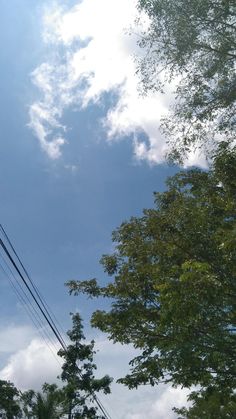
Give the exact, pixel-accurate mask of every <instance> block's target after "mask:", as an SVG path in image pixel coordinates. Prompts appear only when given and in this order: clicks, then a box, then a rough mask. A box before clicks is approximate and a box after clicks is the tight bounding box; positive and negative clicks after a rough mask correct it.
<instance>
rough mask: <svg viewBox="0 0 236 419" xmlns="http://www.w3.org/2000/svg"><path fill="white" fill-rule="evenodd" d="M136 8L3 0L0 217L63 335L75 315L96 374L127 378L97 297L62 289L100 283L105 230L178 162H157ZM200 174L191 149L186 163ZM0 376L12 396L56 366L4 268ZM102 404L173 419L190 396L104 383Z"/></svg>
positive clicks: (36, 384)
mask: <svg viewBox="0 0 236 419" xmlns="http://www.w3.org/2000/svg"><path fill="white" fill-rule="evenodd" d="M136 15H137V11H136V1H135V0H130V1H129V2H127V0H119V2H118V1H116V0H81V1H68V0H67V1H51V0H43V1H41V2H38V1H37V0H11V2H9V1H6V0H2V1H1V13H0V28H1V29H0V30H1V37H0V43H1V45H0V51H1V53H0V54H1V67H0V91H1V95H0V106H1V113H0V119H1V125H0V127H1V131H0V135H1V139H0V190H1V209H0V215H1V217H0V223H1V224H2V225H3V226H4V228H5V229H6V231H7V233H8V235H9V237H10V239H11V240H12V243H13V244H14V246H15V248H16V249H17V252H18V253H19V255H20V256H21V258H22V260H23V262H24V264H25V266H26V267H27V269H28V271H29V272H30V274H31V277H32V278H33V280H34V282H35V284H36V285H37V286H38V288H39V289H40V291H41V292H42V294H43V295H44V296H45V298H46V300H47V302H48V304H49V306H50V307H51V309H52V310H53V312H54V313H55V315H56V317H57V318H58V319H59V321H60V323H61V325H62V327H63V329H64V330H68V328H70V315H69V313H70V312H76V311H79V312H80V313H81V316H82V317H83V319H84V326H85V333H86V335H87V337H88V339H90V338H91V339H92V338H94V337H96V340H97V348H98V349H99V353H98V355H97V358H96V359H97V363H98V373H99V374H106V373H108V374H110V375H111V376H113V377H114V378H118V377H119V376H121V375H122V374H125V373H126V372H127V371H128V361H129V360H130V359H131V358H132V357H133V356H134V354H135V352H134V349H133V348H132V347H124V346H121V345H115V346H114V345H112V343H111V342H109V341H108V340H107V337H106V336H105V335H102V334H101V333H99V332H98V331H95V330H92V329H91V328H90V326H89V319H90V315H91V313H92V311H93V310H95V309H97V308H101V307H104V304H105V303H104V302H103V301H91V300H89V301H88V300H87V299H86V298H85V297H71V296H69V295H68V290H67V289H66V287H65V286H64V283H65V282H66V281H68V280H70V279H88V278H93V277H97V278H98V279H99V280H100V281H103V280H106V277H105V274H104V273H103V271H102V268H101V266H100V264H99V259H100V258H101V256H102V255H103V254H105V253H109V252H112V248H113V244H112V241H111V232H112V231H113V230H114V229H115V228H116V227H118V226H119V225H120V224H121V222H122V221H124V220H128V219H129V218H130V217H131V216H133V215H137V216H139V215H141V213H142V209H143V208H148V207H151V206H152V205H153V192H154V191H162V190H163V189H164V188H165V180H166V178H167V176H170V175H172V174H174V173H175V171H176V170H177V168H174V167H170V166H167V165H166V164H165V153H166V151H167V144H166V142H165V139H164V138H163V137H162V136H161V134H160V130H159V122H160V118H161V116H163V115H165V113H166V112H168V106H169V104H170V103H171V100H172V94H171V89H170V87H168V88H167V90H166V94H165V95H161V94H151V93H150V94H149V95H148V96H145V97H144V96H142V95H140V89H139V80H138V76H137V74H136V63H135V57H136V58H137V57H139V56H140V57H141V56H142V54H143V51H141V50H140V49H139V47H138V44H137V41H138V39H139V36H140V31H141V30H142V28H143V27H146V26H147V25H148V20H147V18H146V17H145V16H143V17H142V24H141V23H140V24H139V25H137V24H135V23H134V22H135V17H136ZM192 164H198V165H199V166H204V161H203V159H202V158H200V157H199V156H196V155H194V153H190V155H189V157H188V160H187V161H186V162H185V166H186V167H187V166H191V165H192ZM0 284H1V294H0V296H1V297H0V298H1V300H0V301H1V304H0V319H1V321H0V379H8V380H11V381H13V382H14V383H15V384H16V385H17V387H19V388H22V389H28V388H32V387H33V388H40V386H41V384H42V383H43V382H45V381H48V382H54V381H55V379H56V377H57V375H58V374H59V372H60V369H59V365H58V363H57V362H56V360H55V359H54V358H53V357H52V354H51V353H50V351H49V350H48V348H47V347H46V346H45V343H44V342H43V341H42V339H41V336H40V335H39V334H38V332H37V330H36V329H35V328H34V326H33V325H32V323H31V321H30V319H29V317H28V316H27V313H26V312H25V310H24V306H23V305H22V304H21V303H20V302H19V301H18V300H17V298H16V296H15V294H14V293H13V290H12V289H11V287H10V285H9V283H8V281H7V278H6V277H5V275H4V273H3V272H0ZM112 390H113V392H112V394H111V396H109V397H106V398H102V397H101V399H102V401H103V402H104V405H105V406H106V408H107V409H108V411H109V412H110V414H111V416H112V417H114V418H117V419H144V418H150V419H152V418H156V417H157V415H158V418H159V419H172V418H175V417H176V416H175V414H174V413H173V412H172V410H171V409H172V407H173V406H179V407H180V406H182V405H183V404H185V403H186V395H187V391H186V390H185V389H180V388H177V389H173V388H171V387H167V386H158V387H157V388H155V389H150V388H149V387H142V388H140V389H138V390H135V391H128V390H127V389H126V388H124V387H122V386H121V385H117V384H114V385H113V389H112Z"/></svg>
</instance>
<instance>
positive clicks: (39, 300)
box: [0, 225, 111, 419]
mask: <svg viewBox="0 0 236 419" xmlns="http://www.w3.org/2000/svg"><path fill="white" fill-rule="evenodd" d="M0 230H1V231H2V233H3V235H4V237H5V239H6V240H7V243H8V245H9V246H10V249H11V250H12V252H13V254H14V255H15V257H16V259H17V261H18V263H19V264H20V266H21V269H22V270H23V272H24V274H25V275H26V277H27V279H28V281H29V283H30V285H31V287H32V288H33V289H31V287H30V285H29V284H28V283H27V281H26V279H25V278H24V275H23V274H22V272H21V270H20V269H19V267H18V266H17V264H16V262H15V261H14V259H13V256H12V255H11V253H10V251H9V250H8V248H7V246H6V245H5V243H4V242H3V240H2V239H1V238H0V246H1V247H2V249H3V250H4V252H5V254H6V256H7V257H8V259H9V260H10V262H11V264H12V265H13V266H14V268H15V270H16V272H17V273H18V275H19V276H20V278H21V280H22V281H23V283H24V285H25V286H26V288H27V290H28V292H29V294H30V295H31V297H32V298H33V301H34V303H35V304H36V306H37V307H38V309H39V310H40V313H41V315H42V316H43V318H44V319H45V320H46V322H47V324H48V326H49V327H50V329H51V330H52V332H53V334H54V336H55V337H56V339H57V341H58V342H59V344H60V346H61V347H62V348H63V349H64V350H65V351H67V345H66V343H65V340H64V339H63V337H62V335H61V333H60V331H59V330H58V327H57V326H56V324H55V322H54V320H53V318H52V316H53V317H54V318H55V316H54V315H51V314H50V312H49V311H51V310H50V309H49V307H48V305H47V303H46V302H45V300H44V299H43V297H42V296H41V294H40V292H39V290H38V289H37V287H36V286H35V285H34V283H33V281H32V279H31V278H30V276H29V274H28V272H27V270H26V269H25V267H24V265H23V263H22V261H21V260H20V258H19V256H18V254H17V253H16V251H15V249H14V247H13V245H12V243H11V241H10V239H9V237H8V235H7V233H6V231H5V230H4V228H3V226H2V225H0ZM7 266H8V265H7ZM8 268H9V266H8ZM9 269H10V271H11V272H12V270H11V268H9ZM13 276H14V274H13ZM17 283H18V282H17ZM18 284H19V283H18ZM34 292H35V294H36V296H35V294H34ZM24 294H25V293H24ZM25 295H26V294H25ZM21 298H22V296H21ZM26 299H27V301H29V298H28V296H27V295H26ZM30 304H31V305H32V303H31V302H30ZM47 307H48V309H47ZM34 310H35V308H34ZM37 314H38V313H37ZM55 319H56V318H55ZM34 324H35V323H34ZM91 395H92V397H93V400H94V402H95V403H96V404H97V406H98V408H99V409H100V410H101V412H102V413H103V415H104V417H105V419H111V416H110V415H109V413H108V412H107V411H106V409H105V407H104V406H103V404H102V402H101V401H100V400H99V398H98V397H97V396H96V394H95V393H93V392H92V393H91Z"/></svg>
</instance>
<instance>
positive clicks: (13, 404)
mask: <svg viewBox="0 0 236 419" xmlns="http://www.w3.org/2000/svg"><path fill="white" fill-rule="evenodd" d="M19 396H20V393H19V391H18V390H17V388H16V387H15V386H14V384H12V383H10V382H9V381H4V380H0V414H1V415H2V416H1V417H3V418H6V419H16V418H20V417H21V408H20V403H19Z"/></svg>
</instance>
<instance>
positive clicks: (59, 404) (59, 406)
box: [21, 383, 65, 419]
mask: <svg viewBox="0 0 236 419" xmlns="http://www.w3.org/2000/svg"><path fill="white" fill-rule="evenodd" d="M64 398H65V396H64V392H63V391H62V390H61V389H58V387H57V385H56V384H47V383H45V384H44V385H43V386H42V391H41V392H39V391H38V392H36V391H34V390H28V391H25V392H23V393H22V394H21V404H22V413H23V418H25V419H45V418H50V419H59V418H61V417H63V414H64V413H65V411H64V404H63V402H64Z"/></svg>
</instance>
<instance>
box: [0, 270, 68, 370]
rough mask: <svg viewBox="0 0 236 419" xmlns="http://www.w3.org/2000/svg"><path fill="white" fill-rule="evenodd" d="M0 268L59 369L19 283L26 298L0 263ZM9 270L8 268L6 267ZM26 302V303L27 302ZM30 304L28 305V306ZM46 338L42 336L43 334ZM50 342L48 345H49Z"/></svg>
mask: <svg viewBox="0 0 236 419" xmlns="http://www.w3.org/2000/svg"><path fill="white" fill-rule="evenodd" d="M0 268H1V270H2V271H3V273H4V274H5V276H6V278H7V280H8V282H9V283H10V285H11V287H12V288H13V291H14V293H15V295H16V296H17V298H18V300H19V301H20V302H21V303H22V305H23V307H24V310H25V311H26V313H27V314H28V316H29V317H30V319H31V321H32V323H33V324H34V326H35V328H36V330H37V331H38V333H39V335H40V336H41V338H42V339H43V341H44V343H45V344H46V346H47V347H48V349H49V350H50V352H51V354H52V355H53V357H54V359H55V360H56V362H57V363H58V364H59V366H60V367H61V363H60V362H59V359H58V357H57V356H56V355H55V353H54V351H53V349H52V347H51V346H50V344H53V346H54V349H55V345H54V343H52V341H51V338H50V335H49V334H48V333H47V331H46V330H45V329H44V328H43V326H42V323H41V321H40V318H38V316H37V315H36V314H38V313H37V312H36V314H35V310H34V307H33V305H32V303H31V301H30V300H29V299H28V297H27V295H26V293H25V291H24V290H23V288H22V287H21V286H20V284H19V283H17V285H18V286H19V288H20V289H21V291H22V293H23V294H24V295H25V296H26V298H25V297H24V296H23V295H22V294H21V293H20V291H19V289H18V288H17V286H16V285H15V284H14V282H13V281H12V279H11V277H10V275H9V274H8V272H7V271H6V269H5V268H4V267H3V265H2V263H1V262H0ZM8 268H9V267H8ZM27 300H28V302H27ZM28 304H30V305H28ZM43 333H44V334H45V336H46V337H47V339H48V341H47V339H46V337H45V336H44V334H43ZM49 342H50V344H49ZM56 352H57V348H56Z"/></svg>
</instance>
